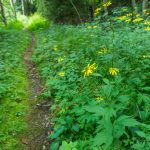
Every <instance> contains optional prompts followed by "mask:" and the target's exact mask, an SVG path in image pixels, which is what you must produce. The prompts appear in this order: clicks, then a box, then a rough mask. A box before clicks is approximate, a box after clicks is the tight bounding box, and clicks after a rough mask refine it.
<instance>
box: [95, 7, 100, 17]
mask: <svg viewBox="0 0 150 150" xmlns="http://www.w3.org/2000/svg"><path fill="white" fill-rule="evenodd" d="M100 11H101V8H97V9H96V10H95V11H94V15H95V16H96V15H97V14H99V12H100Z"/></svg>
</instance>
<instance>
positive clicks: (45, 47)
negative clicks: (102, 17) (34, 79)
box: [33, 23, 150, 150]
mask: <svg viewBox="0 0 150 150" xmlns="http://www.w3.org/2000/svg"><path fill="white" fill-rule="evenodd" d="M121 25H122V23H121V24H119V26H118V27H117V26H113V27H112V26H109V23H106V24H105V25H104V28H103V27H100V26H97V27H95V28H89V27H88V25H86V26H78V27H74V26H53V27H52V28H51V29H48V30H45V31H38V32H37V33H36V38H37V45H36V48H35V50H34V55H33V60H34V61H35V63H36V64H37V66H38V69H39V71H40V74H41V77H42V78H43V80H44V81H45V91H44V92H43V94H42V96H43V97H44V98H47V99H49V100H50V101H52V102H53V105H52V106H51V108H50V109H51V113H52V114H53V117H52V118H51V122H52V123H53V124H54V126H53V133H52V134H51V135H50V136H49V138H50V139H51V140H52V141H53V143H52V144H51V148H50V149H51V150H57V149H59V147H60V146H61V148H63V149H67V148H68V149H71V148H74V149H78V150H83V149H86V150H87V149H89V150H93V149H94V150H101V149H106V150H107V149H108V150H112V149H113V150H114V149H115V148H116V149H117V150H123V149H142V148H145V149H149V148H150V142H149V137H150V132H149V131H150V127H149V123H148V122H149V121H150V120H149V115H150V112H149V108H150V105H149V101H150V98H149V89H150V87H149V79H148V77H149V75H150V73H149V71H148V70H149V69H150V68H149V66H150V65H149V64H150V61H149V57H150V53H149V47H150V43H149V40H148V39H149V35H150V32H148V31H145V30H144V27H143V26H142V25H140V26H137V24H135V25H131V26H129V24H126V25H123V26H121ZM112 29H113V30H112ZM143 39H145V40H143Z"/></svg>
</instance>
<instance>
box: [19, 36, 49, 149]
mask: <svg viewBox="0 0 150 150" xmlns="http://www.w3.org/2000/svg"><path fill="white" fill-rule="evenodd" d="M31 38H32V41H31V43H30V45H29V47H28V48H27V50H26V52H25V54H24V62H25V65H26V68H27V73H28V81H29V88H28V92H29V100H28V103H29V107H30V109H29V115H28V117H27V123H28V130H27V131H26V133H25V135H23V137H21V141H22V144H23V145H24V147H25V148H24V149H25V150H49V140H48V138H47V137H48V134H49V132H50V127H49V121H48V118H49V106H48V103H47V101H43V100H42V101H41V100H39V96H40V94H41V92H42V89H43V86H42V82H41V80H40V77H39V74H38V72H37V70H36V68H35V64H34V63H33V62H32V60H31V57H32V50H33V48H34V46H35V36H34V35H33V34H32V35H31Z"/></svg>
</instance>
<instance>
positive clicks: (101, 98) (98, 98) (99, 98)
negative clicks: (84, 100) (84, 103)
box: [96, 96, 104, 101]
mask: <svg viewBox="0 0 150 150" xmlns="http://www.w3.org/2000/svg"><path fill="white" fill-rule="evenodd" d="M96 100H97V101H103V100H104V98H103V97H102V96H98V97H96Z"/></svg>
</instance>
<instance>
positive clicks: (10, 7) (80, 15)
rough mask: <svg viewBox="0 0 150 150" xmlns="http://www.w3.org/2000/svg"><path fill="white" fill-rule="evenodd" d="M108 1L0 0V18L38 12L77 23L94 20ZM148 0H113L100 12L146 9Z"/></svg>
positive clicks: (56, 19)
mask: <svg viewBox="0 0 150 150" xmlns="http://www.w3.org/2000/svg"><path fill="white" fill-rule="evenodd" d="M105 3H109V1H108V0H42V1H41V0H0V14H1V16H0V20H1V22H3V24H5V25H6V24H7V22H8V21H9V20H10V18H11V19H16V18H17V15H18V13H21V14H23V15H26V16H29V15H31V14H33V13H34V12H39V13H40V14H42V15H43V16H44V17H46V18H47V19H48V20H49V21H53V22H55V23H71V24H77V23H80V22H85V21H93V20H94V12H95V10H96V8H97V7H100V6H102V5H103V4H105ZM148 5H149V1H148V0H143V1H142V0H127V1H124V0H119V1H118V0H113V4H112V5H111V6H110V7H109V6H107V5H106V6H105V7H103V10H102V11H101V14H102V15H103V16H108V15H111V14H113V13H116V12H117V11H118V12H119V8H120V7H128V8H129V9H130V11H132V12H133V11H134V12H136V13H138V12H141V13H143V14H144V12H146V11H148Z"/></svg>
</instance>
